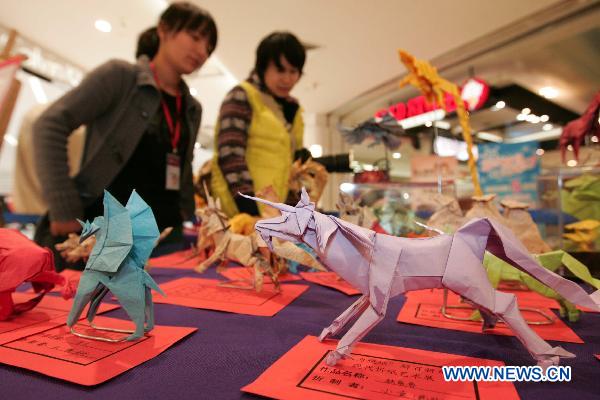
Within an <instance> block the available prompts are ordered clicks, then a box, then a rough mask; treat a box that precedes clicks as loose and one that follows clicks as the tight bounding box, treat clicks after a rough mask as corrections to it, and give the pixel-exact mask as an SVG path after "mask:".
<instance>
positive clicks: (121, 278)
mask: <svg viewBox="0 0 600 400" xmlns="http://www.w3.org/2000/svg"><path fill="white" fill-rule="evenodd" d="M79 223H80V224H81V226H82V228H83V231H82V233H81V236H80V242H83V241H84V240H85V239H87V238H88V237H90V236H91V235H96V244H95V246H94V248H93V250H92V253H91V254H90V257H89V259H88V262H87V264H86V266H85V270H84V272H83V274H82V275H81V279H80V281H79V287H78V288H77V294H76V296H75V302H74V304H73V308H72V309H71V312H70V313H69V318H68V320H67V325H68V326H69V327H71V332H73V333H75V334H78V333H77V332H75V331H74V329H73V326H74V325H75V324H76V323H77V321H78V320H79V318H80V316H81V313H82V312H83V309H84V308H85V306H86V305H87V304H88V303H89V304H90V308H89V310H88V312H87V319H88V321H89V322H90V324H92V321H93V319H94V317H95V316H96V312H97V311H98V307H99V305H100V302H101V301H102V299H103V298H104V296H106V294H107V293H108V292H109V291H110V292H112V293H113V295H115V297H116V298H117V299H118V301H119V303H120V304H121V306H122V307H123V309H124V310H125V312H127V315H129V318H131V320H132V321H133V322H134V323H135V326H136V329H135V331H134V332H133V333H132V334H131V335H130V336H128V337H127V338H126V339H125V340H135V339H138V338H140V337H142V336H143V335H144V332H149V331H151V330H152V328H153V327H154V303H153V302H152V293H151V289H154V290H156V291H157V292H159V293H161V294H163V295H164V293H163V292H162V290H161V289H160V288H159V287H158V285H157V284H156V282H154V280H153V279H152V277H150V275H148V273H147V272H146V271H144V266H145V265H146V261H148V258H149V257H150V253H151V252H152V249H154V246H155V244H156V241H157V239H158V237H159V231H158V226H157V225H156V220H155V218H154V214H153V213H152V209H151V208H150V206H148V204H146V202H145V201H144V200H143V199H142V198H141V197H140V195H139V194H137V192H136V191H135V190H134V191H133V192H132V193H131V196H130V197H129V200H128V201H127V205H126V206H125V207H123V206H122V205H121V203H119V202H118V201H117V199H115V198H114V197H113V196H112V195H111V194H110V193H109V192H108V191H106V190H105V191H104V216H103V217H96V218H94V221H93V222H92V223H90V222H88V221H86V222H82V221H79ZM92 326H94V325H93V324H92ZM98 329H103V328H98ZM107 330H112V329H107ZM114 331H117V332H127V333H131V331H120V330H114ZM78 335H79V336H84V337H89V336H86V335H82V334H78ZM90 338H95V339H99V338H96V337H90ZM109 341H112V340H109Z"/></svg>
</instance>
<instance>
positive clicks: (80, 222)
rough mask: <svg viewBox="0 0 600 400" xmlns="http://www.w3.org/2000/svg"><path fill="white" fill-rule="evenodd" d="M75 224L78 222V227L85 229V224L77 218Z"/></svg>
mask: <svg viewBox="0 0 600 400" xmlns="http://www.w3.org/2000/svg"><path fill="white" fill-rule="evenodd" d="M77 222H79V225H81V227H82V228H83V229H85V222H83V221H82V220H80V219H79V218H77Z"/></svg>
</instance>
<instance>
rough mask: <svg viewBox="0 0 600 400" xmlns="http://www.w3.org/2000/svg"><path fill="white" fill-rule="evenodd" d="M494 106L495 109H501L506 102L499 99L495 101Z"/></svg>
mask: <svg viewBox="0 0 600 400" xmlns="http://www.w3.org/2000/svg"><path fill="white" fill-rule="evenodd" d="M495 107H496V109H497V110H501V109H503V108H504V107H506V103H505V102H503V101H502V100H500V101H499V102H497V103H496V106H495Z"/></svg>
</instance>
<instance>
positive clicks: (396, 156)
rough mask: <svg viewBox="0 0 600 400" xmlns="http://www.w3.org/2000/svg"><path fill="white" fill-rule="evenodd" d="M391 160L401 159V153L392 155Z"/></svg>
mask: <svg viewBox="0 0 600 400" xmlns="http://www.w3.org/2000/svg"><path fill="white" fill-rule="evenodd" d="M392 158H395V159H396V160H399V159H401V158H402V154H401V153H392Z"/></svg>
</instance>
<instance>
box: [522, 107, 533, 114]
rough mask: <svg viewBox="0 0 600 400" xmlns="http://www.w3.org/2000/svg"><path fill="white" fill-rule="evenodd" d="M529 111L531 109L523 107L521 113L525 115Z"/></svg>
mask: <svg viewBox="0 0 600 400" xmlns="http://www.w3.org/2000/svg"><path fill="white" fill-rule="evenodd" d="M529 113H531V109H530V108H524V109H522V110H521V114H525V115H527V114H529Z"/></svg>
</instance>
